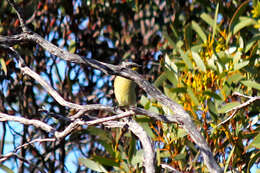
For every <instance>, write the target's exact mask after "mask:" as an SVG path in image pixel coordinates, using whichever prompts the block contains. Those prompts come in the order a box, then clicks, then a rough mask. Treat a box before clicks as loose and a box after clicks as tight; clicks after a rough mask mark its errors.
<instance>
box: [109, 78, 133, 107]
mask: <svg viewBox="0 0 260 173" xmlns="http://www.w3.org/2000/svg"><path fill="white" fill-rule="evenodd" d="M135 87H136V84H135V82H134V81H132V80H130V79H127V78H124V77H121V76H116V78H115V80H114V94H115V97H116V100H117V102H118V104H119V106H133V105H135V104H136V92H135Z"/></svg>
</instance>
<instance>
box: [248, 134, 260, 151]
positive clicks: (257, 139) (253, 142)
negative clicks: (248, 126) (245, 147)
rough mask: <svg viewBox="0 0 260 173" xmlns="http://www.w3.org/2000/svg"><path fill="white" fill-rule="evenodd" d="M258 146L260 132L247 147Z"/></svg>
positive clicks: (259, 144) (259, 146)
mask: <svg viewBox="0 0 260 173" xmlns="http://www.w3.org/2000/svg"><path fill="white" fill-rule="evenodd" d="M253 147H254V148H260V134H258V135H257V136H256V137H255V138H254V140H253V141H252V142H251V144H250V145H249V148H253Z"/></svg>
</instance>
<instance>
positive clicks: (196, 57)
mask: <svg viewBox="0 0 260 173" xmlns="http://www.w3.org/2000/svg"><path fill="white" fill-rule="evenodd" d="M191 53H192V57H193V59H194V61H195V63H196V65H197V66H198V68H199V69H200V70H201V71H203V72H206V66H205V64H204V62H203V61H202V59H201V57H200V56H199V54H198V53H197V52H191Z"/></svg>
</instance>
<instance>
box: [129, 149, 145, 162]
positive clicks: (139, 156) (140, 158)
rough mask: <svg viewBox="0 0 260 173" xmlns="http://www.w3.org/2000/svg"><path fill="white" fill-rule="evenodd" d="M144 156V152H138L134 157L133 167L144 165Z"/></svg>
mask: <svg viewBox="0 0 260 173" xmlns="http://www.w3.org/2000/svg"><path fill="white" fill-rule="evenodd" d="M143 154H144V150H138V151H137V152H136V154H135V155H134V156H133V158H132V160H131V163H132V164H133V165H137V164H138V163H143V160H144V159H143Z"/></svg>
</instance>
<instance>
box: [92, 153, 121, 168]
mask: <svg viewBox="0 0 260 173" xmlns="http://www.w3.org/2000/svg"><path fill="white" fill-rule="evenodd" d="M93 161H96V162H98V163H100V164H102V165H106V166H115V167H119V166H120V164H119V163H118V162H116V161H115V160H113V159H109V158H104V157H101V156H94V157H93Z"/></svg>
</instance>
